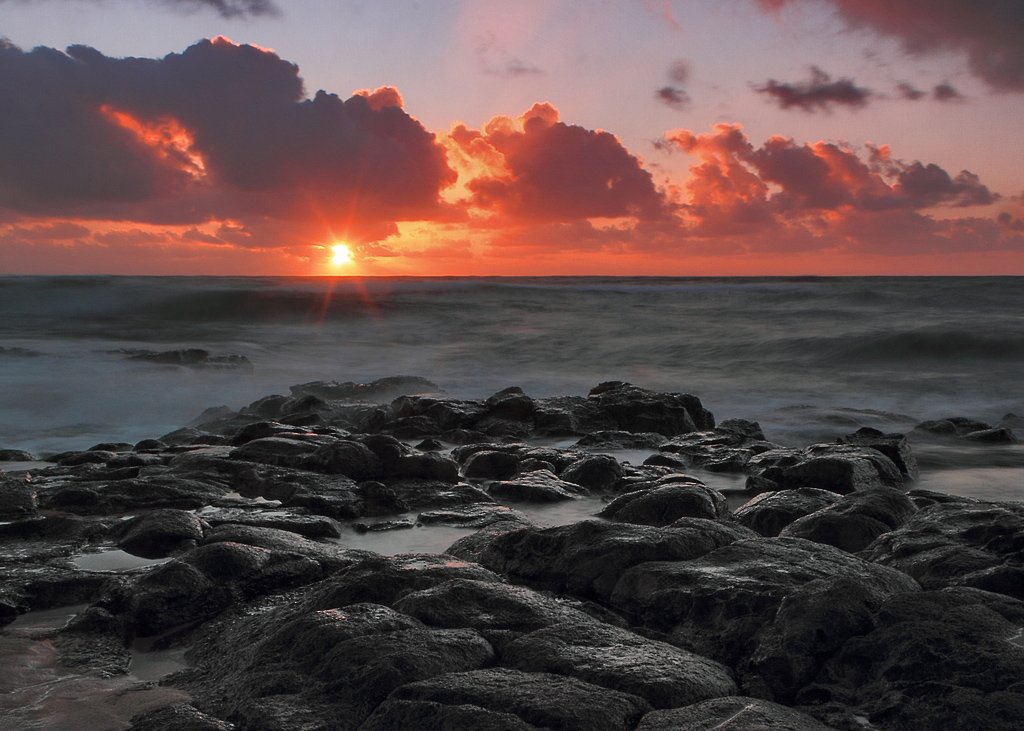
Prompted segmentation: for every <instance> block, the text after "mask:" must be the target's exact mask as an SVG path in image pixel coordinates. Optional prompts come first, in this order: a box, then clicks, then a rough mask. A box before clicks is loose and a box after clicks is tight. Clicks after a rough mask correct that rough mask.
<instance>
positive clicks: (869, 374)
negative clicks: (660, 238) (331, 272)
mask: <svg viewBox="0 0 1024 731" xmlns="http://www.w3.org/2000/svg"><path fill="white" fill-rule="evenodd" d="M1022 312H1024V278H1020V277H964V278H961V277H941V278H940V277H935V278H930V277H926V278H875V277H872V278H861V277H853V278H816V277H798V278H629V277H555V278H440V279H438V278H383V279H380V278H367V279H360V278H338V279H323V278H309V279H294V278H209V277H202V278H198V277H0V448H18V449H26V450H29V451H33V452H36V453H46V452H56V451H62V450H67V449H84V448H88V447H90V446H92V445H93V444H95V443H97V442H101V441H126V442H134V441H137V440H139V439H142V438H146V437H156V436H160V435H161V434H163V433H166V432H168V431H171V430H173V429H175V428H178V427H180V426H182V425H184V424H186V423H187V422H189V421H190V420H192V419H193V418H195V417H196V416H197V415H198V414H199V413H200V412H201V411H202V410H203V409H205V408H207V407H209V406H215V405H227V406H230V407H232V408H239V407H241V406H244V405H245V404H248V403H250V402H251V401H253V400H255V399H257V398H259V397H261V396H265V395H268V394H271V393H288V387H289V386H290V385H293V384H297V383H303V382H307V381H313V380H337V381H358V382H365V381H370V380H373V379H376V378H380V377H382V376H389V375H416V376H423V377H426V378H429V379H430V380H432V381H434V382H436V383H437V384H438V385H439V386H440V387H441V388H442V389H444V390H445V391H446V392H447V393H449V394H451V395H452V396H456V397H467V398H482V397H486V396H488V395H490V394H491V393H493V392H494V391H496V390H498V389H501V388H504V387H506V386H510V385H518V386H520V387H522V388H523V389H524V390H525V391H526V392H527V393H528V394H530V395H532V396H550V395H558V394H585V393H586V392H587V391H588V390H589V389H590V388H592V387H593V386H594V385H596V384H597V383H599V382H601V381H606V380H625V381H630V382H632V383H635V384H637V385H640V386H644V387H647V388H652V389H657V390H665V391H681V392H688V393H693V394H695V395H697V396H699V397H701V399H702V400H703V401H704V404H705V406H706V407H707V408H709V409H710V410H711V411H713V412H714V414H715V416H716V418H718V419H719V420H721V419H723V418H730V417H740V418H748V419H755V420H757V421H759V422H760V423H761V425H762V427H763V428H764V431H765V433H766V436H767V437H768V439H770V440H772V441H776V442H779V443H782V444H787V445H803V444H808V443H813V442H816V441H822V440H829V439H833V438H835V437H836V436H839V435H841V434H845V433H849V432H850V431H853V430H854V429H856V428H857V427H859V426H874V427H877V428H881V429H883V430H886V431H907V430H909V429H911V428H912V427H913V425H914V424H916V423H918V422H919V421H922V420H925V419H934V418H942V417H947V416H954V415H963V416H968V417H971V418H975V419H980V420H982V421H986V422H988V423H996V422H998V421H999V420H1000V419H1002V418H1003V417H1004V416H1005V415H1006V414H1008V413H1016V414H1018V415H1021V414H1024V387H1022V386H1021V376H1022V374H1024V319H1022V316H1021V313H1022ZM181 348H203V349H205V350H208V351H210V353H211V354H212V355H215V356H218V355H241V356H245V357H246V358H247V359H248V360H249V361H250V362H251V363H252V366H253V367H252V370H251V372H250V371H248V370H243V369H235V370H217V369H209V368H208V369H197V368H189V367H184V366H175V365H160V364H154V363H147V362H140V361H133V360H130V359H129V358H128V357H127V356H128V355H129V354H130V353H132V352H136V351H146V350H148V351H165V350H172V349H181ZM943 454H944V453H943ZM961 456H963V455H960V456H956V457H953V456H951V457H949V458H948V459H946V458H945V457H943V456H942V455H941V454H940V456H938V457H937V458H936V457H934V455H933V456H932V457H930V466H931V468H935V469H929V470H928V471H927V472H926V475H925V476H924V477H923V478H922V480H923V482H926V483H927V485H928V486H929V487H930V488H932V489H945V490H950V491H954V492H955V491H957V489H958V485H960V484H961V483H962V484H963V485H964V486H965V488H964V489H966V490H967V491H968V492H971V491H972V490H977V489H981V490H983V491H984V492H985V496H986V497H992V496H993V495H995V496H998V497H1000V498H1004V499H1005V498H1010V499H1020V498H1021V497H1024V459H1022V458H1021V448H1020V447H1019V446H1018V447H1012V448H1010V447H1006V448H990V449H988V450H982V451H981V452H980V453H979V452H975V453H973V456H971V455H968V456H964V457H963V459H965V460H966V462H965V463H962V462H960V461H958V460H960V458H961ZM947 462H948V464H947ZM987 469H991V471H990V472H987V473H986V472H980V473H979V470H987ZM965 470H966V471H965ZM972 486H973V487H972Z"/></svg>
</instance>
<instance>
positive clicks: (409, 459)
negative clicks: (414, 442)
mask: <svg viewBox="0 0 1024 731" xmlns="http://www.w3.org/2000/svg"><path fill="white" fill-rule="evenodd" d="M383 468H384V474H385V476H387V477H404V478H413V479H418V480H438V481H440V482H458V481H459V465H458V464H457V463H456V462H455V460H453V459H451V458H450V457H446V456H445V455H443V454H437V453H436V452H424V453H413V454H404V455H402V456H401V457H399V458H398V459H397V460H395V461H394V462H387V461H385V462H384V464H383Z"/></svg>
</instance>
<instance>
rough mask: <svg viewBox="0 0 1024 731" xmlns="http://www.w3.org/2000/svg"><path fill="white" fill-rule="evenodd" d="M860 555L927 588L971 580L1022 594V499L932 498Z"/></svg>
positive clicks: (968, 583) (967, 583) (983, 586)
mask: <svg viewBox="0 0 1024 731" xmlns="http://www.w3.org/2000/svg"><path fill="white" fill-rule="evenodd" d="M862 555H863V556H864V557H865V558H868V559H869V560H871V561H875V562H877V563H880V564H883V565H885V566H891V567H893V568H896V569H899V570H900V571H903V572H904V573H907V574H909V575H910V576H913V577H914V578H915V579H917V580H918V581H919V582H921V585H922V586H924V587H925V588H926V589H937V588H942V587H946V586H958V585H963V586H974V587H977V588H979V589H986V590H988V591H993V592H998V593H1001V594H1009V595H1010V596H1015V597H1018V598H1024V566H1022V563H1024V561H1022V559H1024V505H1021V504H1019V503H976V502H967V501H956V502H942V503H936V504H934V505H932V506H930V507H927V508H924V509H923V510H920V511H919V512H917V513H915V514H914V515H913V516H912V517H911V518H910V519H909V520H907V521H906V522H905V523H903V525H901V526H900V527H899V528H897V529H895V530H893V531H891V532H888V533H885V534H884V535H881V536H879V538H878V540H876V541H875V542H874V543H873V544H871V545H870V546H868V547H867V548H866V549H865V550H864V552H863V554H862Z"/></svg>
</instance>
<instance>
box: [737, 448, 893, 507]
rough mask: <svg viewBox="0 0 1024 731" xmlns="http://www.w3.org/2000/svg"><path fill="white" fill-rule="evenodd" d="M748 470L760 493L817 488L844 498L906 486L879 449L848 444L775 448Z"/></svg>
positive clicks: (759, 457) (753, 458) (757, 456)
mask: <svg viewBox="0 0 1024 731" xmlns="http://www.w3.org/2000/svg"><path fill="white" fill-rule="evenodd" d="M747 469H748V471H749V472H750V474H751V475H752V478H754V479H753V480H752V484H754V485H757V486H759V492H767V491H771V490H778V489H782V490H786V489H792V488H797V487H815V488H818V489H821V490H829V491H831V492H836V493H839V494H840V495H845V494H846V493H848V492H853V491H854V490H868V489H872V488H878V487H901V486H902V485H903V475H902V474H901V473H900V470H899V468H898V467H897V466H896V465H895V464H894V463H893V461H892V460H891V459H889V458H888V457H886V456H885V455H884V454H882V453H881V452H879V451H878V450H877V449H872V448H870V447H857V446H852V445H848V444H815V445H812V446H810V447H807V448H806V449H802V450H794V449H773V450H769V451H767V452H764V453H762V454H759V455H756V456H754V457H752V458H751V459H750V462H749V463H748V466H747ZM750 482H751V481H748V484H749V483H750ZM764 486H767V487H766V488H765V487H764Z"/></svg>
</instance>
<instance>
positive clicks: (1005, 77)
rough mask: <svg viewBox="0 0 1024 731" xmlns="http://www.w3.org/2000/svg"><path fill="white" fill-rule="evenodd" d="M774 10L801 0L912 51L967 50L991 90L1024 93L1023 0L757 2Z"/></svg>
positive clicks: (972, 67) (970, 61)
mask: <svg viewBox="0 0 1024 731" xmlns="http://www.w3.org/2000/svg"><path fill="white" fill-rule="evenodd" d="M759 1H760V3H761V4H762V5H763V6H765V7H768V8H771V9H779V8H781V7H783V6H785V5H789V4H793V3H797V2H802V3H816V4H825V5H830V6H832V7H834V8H835V9H836V10H837V11H838V12H839V14H840V15H841V16H842V17H843V18H844V19H845V20H846V21H847V22H848V23H849V24H850V25H851V26H853V27H867V28H871V29H873V30H875V31H877V32H879V33H881V34H883V35H888V36H892V37H894V38H897V39H899V41H900V42H901V43H902V44H903V47H904V48H905V49H906V50H907V51H909V52H910V53H915V54H923V53H932V52H936V51H944V50H953V51H963V52H964V53H966V54H967V60H968V65H969V68H970V70H971V72H972V73H973V74H974V75H975V76H977V77H978V78H980V79H983V80H984V81H985V82H986V83H988V84H989V85H990V86H991V87H992V88H993V89H997V90H1000V91H1015V92H1024V42H1022V41H1021V39H1022V38H1024V2H1021V1H1020V0H973V1H972V2H964V0H900V1H899V2H893V0H759Z"/></svg>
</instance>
